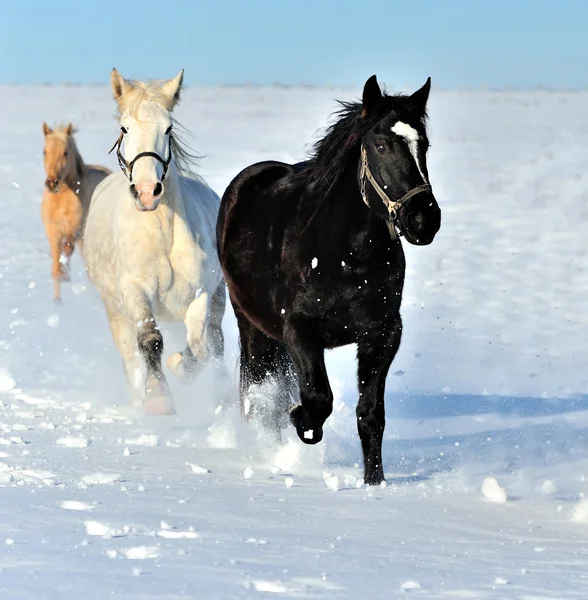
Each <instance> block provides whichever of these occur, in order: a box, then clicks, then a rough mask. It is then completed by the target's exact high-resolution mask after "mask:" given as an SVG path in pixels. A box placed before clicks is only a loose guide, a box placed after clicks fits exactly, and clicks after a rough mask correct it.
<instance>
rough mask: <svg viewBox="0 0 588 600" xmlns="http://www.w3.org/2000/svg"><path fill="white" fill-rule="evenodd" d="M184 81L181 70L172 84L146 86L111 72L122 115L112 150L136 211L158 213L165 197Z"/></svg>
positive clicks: (113, 87) (115, 71)
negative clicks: (175, 111) (176, 112)
mask: <svg viewBox="0 0 588 600" xmlns="http://www.w3.org/2000/svg"><path fill="white" fill-rule="evenodd" d="M183 78H184V71H183V70H182V71H180V73H179V74H178V75H177V76H176V77H174V78H173V79H170V80H169V81H165V82H163V83H161V84H145V83H142V82H139V81H137V82H135V81H129V80H127V79H124V77H122V75H121V74H120V73H119V72H118V71H117V70H116V69H113V70H112V74H111V76H110V82H111V84H112V92H113V94H114V99H115V100H116V103H117V105H118V110H119V113H120V136H119V138H118V140H117V142H116V143H115V145H114V146H113V150H114V148H117V156H118V161H119V164H120V166H121V169H122V170H123V172H124V173H125V174H126V176H127V178H128V180H129V184H130V192H131V194H132V196H133V198H134V199H135V207H136V208H137V210H140V211H151V210H155V209H156V208H157V206H158V204H159V201H160V199H161V196H162V195H163V192H164V181H165V177H166V175H167V171H168V167H169V165H170V163H171V160H172V148H173V147H174V143H173V138H172V117H171V112H172V110H173V108H174V106H175V105H176V104H177V103H178V100H179V99H180V89H181V87H182V81H183ZM123 144H124V148H121V146H122V145H123Z"/></svg>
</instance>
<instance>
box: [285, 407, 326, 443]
mask: <svg viewBox="0 0 588 600" xmlns="http://www.w3.org/2000/svg"><path fill="white" fill-rule="evenodd" d="M290 421H292V425H294V427H296V433H297V434H298V437H299V438H300V439H301V440H302V441H303V442H304V443H305V444H310V445H313V444H318V443H319V442H320V441H322V439H323V426H322V424H318V423H313V422H311V421H309V420H308V417H307V416H306V412H305V411H304V409H303V408H302V404H297V405H296V406H294V407H293V408H292V409H291V410H290Z"/></svg>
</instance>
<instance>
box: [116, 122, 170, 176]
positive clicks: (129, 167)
mask: <svg viewBox="0 0 588 600" xmlns="http://www.w3.org/2000/svg"><path fill="white" fill-rule="evenodd" d="M123 137H124V133H122V132H121V134H120V135H119V136H118V139H117V140H116V142H114V146H112V148H111V149H110V151H109V152H108V154H110V153H111V152H112V151H113V150H114V149H115V148H116V158H117V159H118V164H119V166H120V168H121V170H122V172H123V173H124V174H125V175H126V176H127V179H128V180H129V181H131V182H132V181H133V167H134V166H135V163H136V162H137V161H138V160H139V159H140V158H145V157H146V156H151V157H152V158H154V159H155V160H158V161H159V162H160V163H161V164H162V165H163V175H162V176H161V182H162V183H163V182H164V181H165V176H166V175H167V170H168V168H169V163H170V162H171V159H172V150H171V134H170V136H169V142H168V149H167V160H163V158H161V156H159V154H157V153H156V152H139V154H137V156H135V158H133V160H132V161H131V162H129V161H128V160H127V159H126V158H125V157H124V156H123V155H122V154H121V151H120V147H121V144H122V142H123Z"/></svg>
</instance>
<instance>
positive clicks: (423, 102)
mask: <svg viewBox="0 0 588 600" xmlns="http://www.w3.org/2000/svg"><path fill="white" fill-rule="evenodd" d="M430 91H431V78H430V77H427V81H426V82H425V85H423V87H422V88H421V89H420V90H417V91H416V92H415V93H414V94H413V95H412V96H411V97H410V99H411V100H412V101H413V103H414V104H415V105H416V107H417V108H418V109H419V110H420V111H421V112H425V109H426V108H427V100H428V99H429V92H430Z"/></svg>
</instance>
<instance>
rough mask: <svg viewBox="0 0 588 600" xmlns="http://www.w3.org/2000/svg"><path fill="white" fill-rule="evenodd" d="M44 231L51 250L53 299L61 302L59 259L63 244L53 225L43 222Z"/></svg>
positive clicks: (61, 272) (61, 237)
mask: <svg viewBox="0 0 588 600" xmlns="http://www.w3.org/2000/svg"><path fill="white" fill-rule="evenodd" d="M45 231H46V232H47V239H48V240H49V247H50V249H51V261H52V267H51V276H52V277H53V299H54V300H55V302H60V301H61V290H60V287H61V279H62V277H63V268H62V266H61V263H60V262H59V259H60V258H61V246H62V243H63V236H62V235H61V232H60V231H59V229H58V228H57V227H56V226H55V224H54V223H52V222H50V221H46V222H45Z"/></svg>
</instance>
